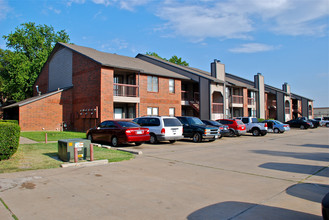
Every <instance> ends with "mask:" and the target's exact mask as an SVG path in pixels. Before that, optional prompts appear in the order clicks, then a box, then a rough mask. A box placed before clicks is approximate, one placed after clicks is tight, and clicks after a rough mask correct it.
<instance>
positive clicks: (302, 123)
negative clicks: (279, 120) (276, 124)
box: [287, 119, 314, 129]
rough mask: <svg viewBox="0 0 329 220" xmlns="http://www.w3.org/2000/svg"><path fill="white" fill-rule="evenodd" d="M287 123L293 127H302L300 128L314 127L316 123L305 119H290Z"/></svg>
mask: <svg viewBox="0 0 329 220" xmlns="http://www.w3.org/2000/svg"><path fill="white" fill-rule="evenodd" d="M287 124H289V126H290V127H292V128H300V129H308V128H313V127H314V125H313V124H312V122H310V121H306V120H303V119H293V120H290V121H287Z"/></svg>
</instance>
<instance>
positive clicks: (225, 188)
mask: <svg viewBox="0 0 329 220" xmlns="http://www.w3.org/2000/svg"><path fill="white" fill-rule="evenodd" d="M124 148H126V149H129V150H136V151H141V152H142V154H140V155H136V157H135V159H132V160H129V161H123V162H118V163H109V164H106V165H99V166H92V167H69V168H56V169H49V170H36V171H25V172H17V173H6V174H0V198H1V200H2V203H0V219H1V220H7V219H13V218H12V214H13V215H15V216H16V217H17V218H18V219H20V220H22V219H33V220H35V219H160V220H161V219H234V220H235V219H298V220H299V219H314V220H315V219H318V220H321V219H322V217H321V199H322V198H323V196H324V195H325V194H326V193H328V192H329V151H328V149H329V129H328V128H318V129H312V130H299V129H292V130H291V131H289V132H286V133H284V134H267V135H266V136H264V137H253V136H251V135H246V136H241V137H234V138H233V137H224V138H222V139H220V140H216V141H215V142H207V143H197V144H195V143H192V142H190V141H188V140H185V141H178V142H176V143H175V144H169V143H161V144H156V145H150V144H144V145H141V146H138V147H132V146H124ZM4 204H5V205H6V207H5V206H4Z"/></svg>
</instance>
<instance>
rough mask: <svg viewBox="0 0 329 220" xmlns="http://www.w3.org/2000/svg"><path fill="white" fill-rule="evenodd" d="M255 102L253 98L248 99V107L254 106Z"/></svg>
mask: <svg viewBox="0 0 329 220" xmlns="http://www.w3.org/2000/svg"><path fill="white" fill-rule="evenodd" d="M255 104H256V102H255V98H249V97H248V105H255Z"/></svg>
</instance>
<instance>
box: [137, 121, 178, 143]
mask: <svg viewBox="0 0 329 220" xmlns="http://www.w3.org/2000/svg"><path fill="white" fill-rule="evenodd" d="M133 121H134V122H136V123H137V124H139V125H140V126H142V127H143V128H148V129H149V131H150V136H151V137H150V143H151V144H156V143H158V142H159V141H169V142H170V143H175V142H176V140H180V139H183V138H184V137H183V125H182V124H181V123H180V121H179V120H178V119H177V118H175V117H170V116H143V117H139V118H135V119H134V120H133Z"/></svg>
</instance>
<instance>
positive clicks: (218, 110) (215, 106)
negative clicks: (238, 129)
mask: <svg viewBox="0 0 329 220" xmlns="http://www.w3.org/2000/svg"><path fill="white" fill-rule="evenodd" d="M223 105H224V104H223V103H212V113H214V114H224V108H223Z"/></svg>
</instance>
